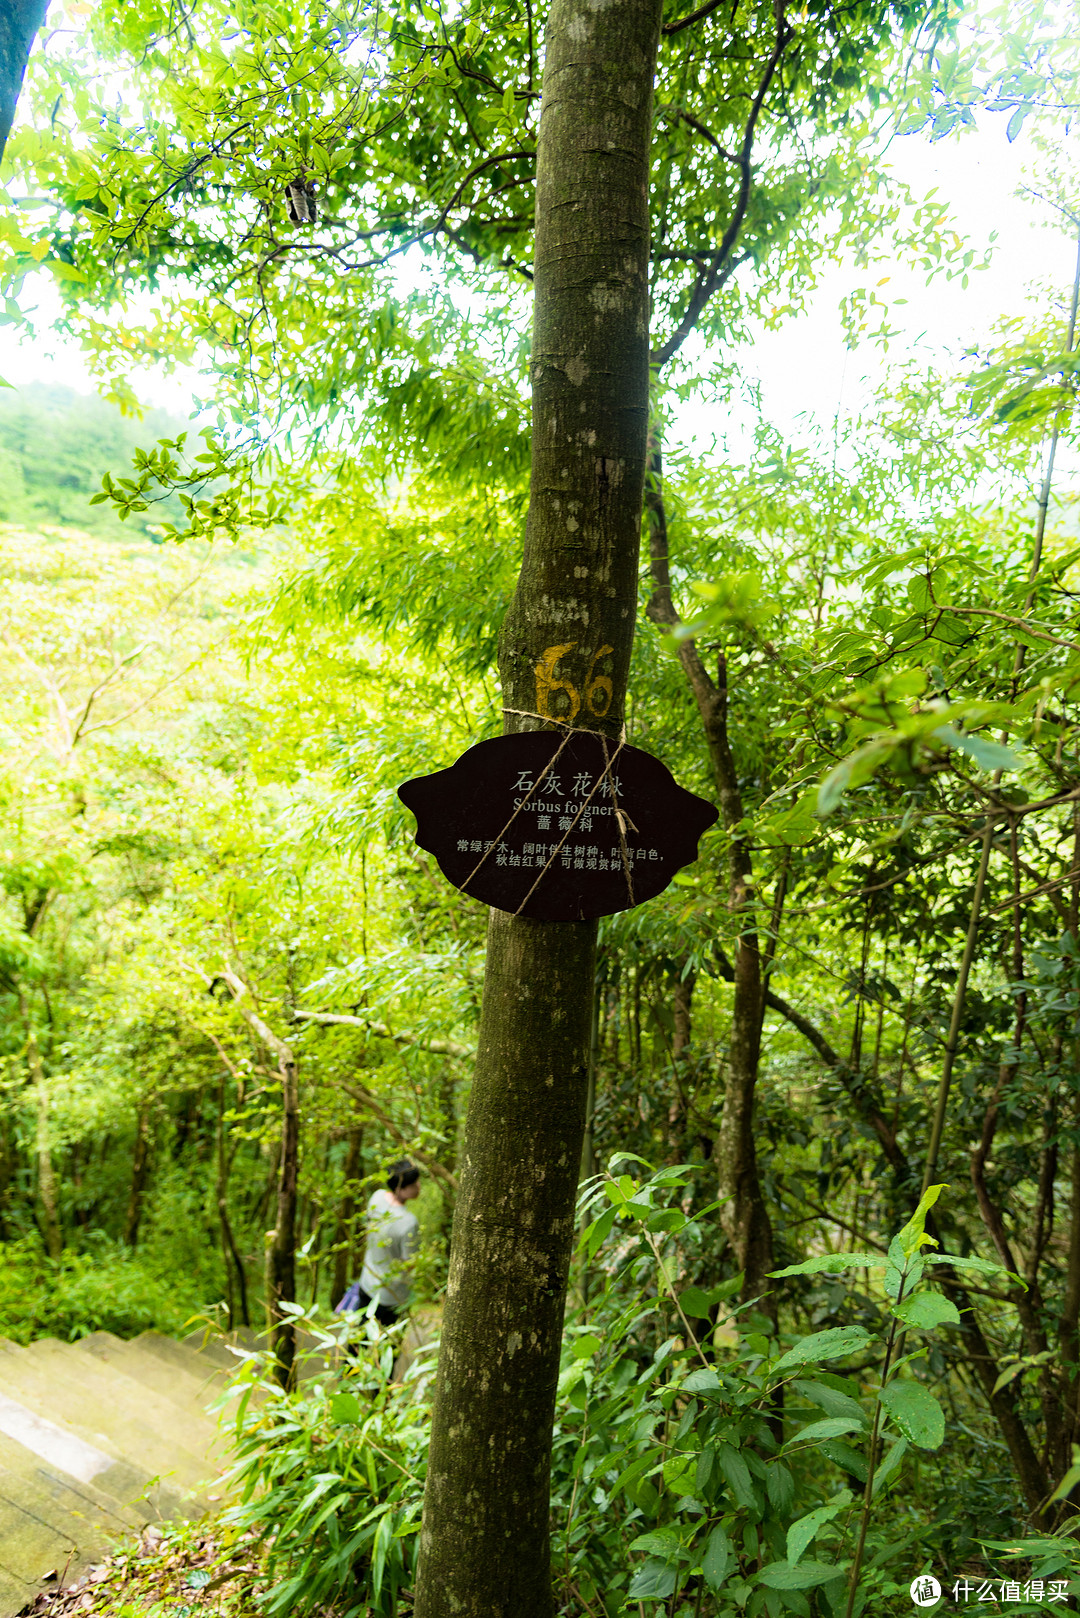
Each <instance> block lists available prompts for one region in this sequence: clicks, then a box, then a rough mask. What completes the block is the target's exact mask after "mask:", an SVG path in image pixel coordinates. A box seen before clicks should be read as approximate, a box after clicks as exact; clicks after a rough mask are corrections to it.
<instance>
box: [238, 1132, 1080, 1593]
mask: <svg viewBox="0 0 1080 1618" xmlns="http://www.w3.org/2000/svg"><path fill="white" fill-rule="evenodd" d="M620 1161H622V1162H625V1161H626V1159H625V1158H622V1159H618V1160H615V1162H620ZM644 1167H645V1169H646V1170H648V1165H647V1164H646V1165H644ZM692 1172H693V1171H692V1170H691V1169H689V1168H667V1169H662V1170H660V1171H659V1172H657V1173H647V1174H646V1176H645V1177H643V1178H639V1179H634V1178H632V1177H631V1176H630V1175H628V1174H620V1175H615V1174H613V1173H610V1172H609V1173H607V1174H605V1175H602V1176H599V1177H598V1178H597V1180H596V1181H594V1182H592V1183H591V1185H590V1186H588V1187H586V1190H585V1195H584V1199H583V1208H584V1210H585V1212H586V1217H587V1218H588V1215H589V1214H591V1215H592V1217H591V1219H589V1222H588V1223H587V1225H586V1228H585V1231H584V1234H583V1237H582V1243H581V1249H580V1252H579V1266H580V1263H581V1262H582V1261H583V1262H584V1263H585V1264H586V1265H587V1266H588V1268H589V1272H590V1287H589V1292H590V1294H591V1295H590V1296H589V1298H588V1301H587V1302H585V1303H582V1302H581V1301H580V1290H581V1280H582V1272H581V1268H580V1267H579V1268H577V1269H576V1271H575V1285H576V1286H577V1287H578V1288H579V1301H578V1303H577V1305H576V1306H573V1307H571V1309H570V1310H569V1312H568V1317H567V1326H566V1333H565V1340H564V1348H563V1356H562V1370H561V1375H560V1378H559V1387H558V1399H557V1408H556V1422H555V1429H554V1450H553V1465H552V1518H551V1521H552V1528H553V1540H552V1570H553V1578H554V1584H555V1589H556V1596H557V1601H556V1606H557V1611H558V1612H559V1613H560V1614H562V1615H566V1618H782V1615H784V1614H787V1613H793V1614H795V1615H796V1618H860V1615H862V1614H866V1615H873V1618H878V1615H880V1614H888V1615H896V1618H901V1615H902V1618H907V1615H908V1614H910V1612H911V1611H912V1601H911V1597H910V1594H909V1585H910V1582H911V1579H912V1577H913V1576H914V1575H916V1574H920V1573H923V1572H926V1571H928V1570H929V1569H930V1567H931V1564H932V1563H933V1564H934V1565H936V1566H937V1567H938V1571H939V1572H941V1571H944V1569H943V1567H942V1566H941V1563H940V1560H937V1561H936V1560H935V1559H936V1558H940V1555H941V1540H940V1537H939V1527H938V1524H937V1523H936V1521H935V1514H934V1510H933V1502H934V1501H935V1500H941V1499H943V1498H944V1497H945V1495H946V1492H947V1488H948V1478H947V1473H946V1472H945V1469H944V1466H943V1463H941V1462H939V1461H938V1459H937V1455H938V1452H939V1450H941V1448H942V1446H943V1443H944V1440H945V1435H946V1422H945V1413H944V1411H943V1409H942V1407H941V1405H940V1404H939V1402H938V1400H937V1398H936V1396H935V1393H934V1391H933V1386H932V1384H933V1383H934V1381H935V1379H936V1373H935V1372H934V1369H933V1366H932V1364H931V1351H932V1348H933V1345H934V1344H935V1343H938V1342H940V1340H941V1339H942V1335H943V1334H947V1333H948V1332H949V1331H950V1330H951V1329H955V1328H956V1327H957V1326H958V1325H959V1321H960V1317H959V1315H958V1313H957V1310H956V1308H955V1306H954V1305H953V1303H952V1302H951V1300H950V1299H949V1298H948V1297H947V1296H946V1295H945V1294H944V1293H943V1292H941V1291H940V1290H938V1289H936V1288H934V1287H933V1286H932V1285H930V1282H931V1281H932V1280H933V1279H934V1277H935V1275H936V1274H937V1273H938V1272H936V1271H935V1268H934V1266H935V1265H936V1264H938V1263H941V1262H945V1260H944V1258H943V1257H942V1256H941V1255H938V1254H935V1253H934V1252H933V1251H932V1247H933V1243H932V1242H931V1240H930V1238H929V1237H928V1236H927V1235H926V1231H925V1217H926V1211H927V1209H928V1207H929V1206H930V1205H931V1204H932V1202H933V1201H934V1199H935V1198H936V1196H937V1195H938V1193H939V1192H940V1190H941V1189H942V1188H941V1187H933V1188H932V1189H931V1191H930V1192H929V1193H927V1196H926V1197H924V1198H923V1200H922V1201H921V1202H920V1204H919V1207H918V1209H917V1210H916V1212H915V1213H914V1215H913V1216H912V1218H911V1219H910V1220H909V1221H908V1223H907V1224H906V1225H905V1226H904V1227H903V1229H902V1230H900V1231H899V1232H898V1233H897V1234H896V1236H895V1237H894V1238H893V1240H892V1243H891V1245H890V1246H889V1249H888V1252H887V1253H883V1252H875V1253H850V1252H843V1253H827V1254H822V1255H820V1256H818V1257H815V1258H812V1259H810V1260H807V1261H806V1262H805V1263H803V1264H799V1265H793V1266H791V1267H790V1268H789V1269H788V1270H787V1271H784V1272H781V1273H782V1274H784V1275H786V1276H788V1277H790V1278H792V1280H793V1281H797V1282H798V1284H800V1285H810V1286H811V1287H813V1286H816V1285H817V1284H818V1282H819V1281H820V1279H821V1278H822V1277H830V1278H832V1279H833V1280H835V1281H836V1283H837V1287H836V1290H837V1305H836V1307H837V1315H836V1316H835V1317H834V1318H836V1319H837V1324H835V1325H830V1326H825V1327H824V1328H823V1329H820V1330H814V1331H811V1332H809V1333H807V1334H804V1335H799V1334H798V1333H791V1332H784V1333H782V1335H781V1337H780V1339H779V1340H778V1339H777V1338H776V1337H775V1336H774V1335H770V1328H769V1326H768V1322H767V1321H765V1320H764V1319H763V1318H762V1317H761V1316H760V1315H758V1314H757V1313H756V1312H755V1307H754V1303H753V1301H751V1302H750V1303H747V1304H738V1303H736V1302H735V1301H734V1298H735V1294H736V1293H737V1292H738V1290H739V1287H740V1283H741V1277H734V1278H732V1279H731V1280H728V1281H726V1282H724V1283H722V1284H720V1285H717V1286H714V1287H712V1288H710V1289H708V1290H706V1289H704V1288H701V1287H698V1286H695V1285H689V1286H687V1285H684V1284H683V1282H682V1280H681V1279H680V1278H681V1277H684V1276H685V1275H686V1274H688V1273H690V1274H700V1273H701V1265H700V1256H701V1255H700V1249H701V1246H702V1241H703V1229H704V1222H705V1220H706V1218H707V1217H708V1216H709V1215H710V1214H711V1213H712V1212H713V1211H714V1208H705V1209H700V1210H698V1211H697V1212H696V1214H695V1215H694V1216H693V1217H691V1215H690V1214H689V1213H688V1212H687V1211H686V1209H685V1208H684V1207H683V1206H682V1204H683V1202H684V1200H685V1201H687V1204H688V1206H689V1203H688V1198H687V1189H686V1188H687V1182H688V1178H689V1176H690V1175H691V1174H692ZM598 1199H599V1201H600V1204H601V1206H602V1207H603V1208H604V1211H602V1212H601V1211H598V1208H597V1201H598ZM605 1205H606V1206H605ZM714 1207H715V1205H714ZM948 1262H949V1263H950V1264H951V1265H953V1266H955V1267H962V1268H967V1269H973V1270H976V1271H978V1272H979V1273H980V1274H981V1275H982V1276H985V1277H991V1276H993V1275H996V1274H997V1268H998V1267H997V1266H996V1265H992V1264H988V1263H986V1262H984V1261H982V1260H979V1259H975V1258H966V1259H961V1258H955V1257H951V1258H949V1260H948ZM845 1276H846V1277H848V1278H849V1279H848V1280H847V1281H845V1282H843V1283H841V1280H840V1278H841V1277H845ZM804 1277H805V1278H807V1280H806V1281H805V1282H804V1281H803V1280H802V1278H804ZM295 1313H296V1315H297V1319H298V1323H299V1324H300V1325H301V1326H303V1327H305V1328H306V1329H307V1330H308V1331H309V1332H311V1333H312V1334H313V1337H314V1341H315V1350H314V1351H315V1353H316V1354H317V1355H320V1356H322V1362H321V1364H319V1365H318V1367H317V1371H318V1374H316V1375H315V1376H314V1377H313V1378H312V1379H311V1380H310V1381H307V1382H305V1383H303V1384H302V1385H301V1387H300V1388H299V1389H298V1390H297V1391H296V1392H294V1393H291V1394H285V1393H283V1392H282V1391H281V1389H280V1388H279V1387H278V1386H277V1383H276V1381H275V1380H274V1377H273V1361H272V1357H271V1355H270V1354H269V1353H255V1354H251V1355H250V1356H248V1357H247V1361H246V1364H245V1366H244V1369H243V1370H242V1371H241V1372H240V1373H239V1375H238V1376H237V1378H236V1379H235V1382H234V1385H233V1388H232V1390H231V1392H230V1394H229V1396H228V1397H229V1399H231V1400H232V1401H234V1402H235V1403H234V1409H233V1415H232V1426H233V1433H234V1438H233V1443H234V1448H235V1455H236V1461H235V1465H234V1466H233V1469H232V1472H231V1474H230V1486H231V1487H232V1488H233V1489H234V1490H238V1491H239V1494H240V1499H239V1503H238V1504H236V1505H235V1506H233V1507H232V1508H231V1509H230V1510H229V1511H228V1513H227V1514H226V1518H225V1521H226V1523H227V1525H228V1526H230V1527H231V1528H235V1529H237V1530H239V1531H241V1532H245V1533H251V1534H252V1535H253V1536H254V1538H255V1541H256V1543H257V1545H258V1546H259V1548H260V1551H261V1556H262V1580H263V1583H262V1592H261V1594H260V1596H259V1598H258V1599H259V1601H260V1604H261V1605H262V1607H263V1608H264V1610H265V1611H266V1612H267V1613H268V1614H269V1615H270V1618H284V1615H285V1614H294V1615H295V1618H313V1615H315V1614H316V1613H319V1614H322V1613H324V1612H331V1611H332V1613H333V1614H334V1618H362V1615H363V1618H394V1615H395V1614H403V1613H406V1612H409V1611H411V1596H410V1591H411V1586H412V1582H413V1576H414V1572H415V1557H416V1544H417V1533H418V1529H419V1526H420V1514H421V1509H422V1504H423V1488H424V1477H425V1471H426V1454H427V1444H428V1437H429V1429H430V1410H429V1404H428V1395H429V1383H430V1363H431V1360H430V1355H429V1356H428V1357H426V1358H425V1359H424V1360H423V1361H422V1362H420V1363H418V1364H417V1365H416V1366H414V1367H413V1368H412V1371H411V1372H410V1375H409V1377H408V1378H407V1379H406V1382H405V1384H404V1385H396V1384H394V1383H393V1381H392V1380H391V1374H392V1367H393V1357H394V1352H395V1348H396V1344H397V1341H398V1338H399V1337H400V1332H401V1328H396V1329H395V1331H394V1332H391V1333H383V1332H381V1331H380V1330H379V1328H378V1327H376V1326H375V1324H374V1322H371V1321H368V1322H365V1323H363V1324H361V1325H360V1326H359V1327H357V1326H356V1325H355V1323H354V1324H353V1326H352V1327H351V1328H350V1325H349V1324H348V1323H347V1322H345V1321H338V1320H335V1321H332V1323H331V1324H329V1325H326V1324H324V1323H322V1322H321V1321H320V1319H319V1318H317V1317H314V1318H313V1317H312V1316H310V1315H304V1314H303V1313H302V1312H301V1311H300V1310H299V1309H297V1310H296V1311H295ZM350 1330H351V1332H352V1335H353V1337H354V1342H353V1345H352V1346H353V1348H354V1350H355V1357H353V1358H349V1357H347V1356H346V1354H345V1353H344V1348H345V1345H346V1343H347V1342H348V1340H349V1337H350ZM913 1463H915V1466H914V1467H913ZM935 1467H936V1468H938V1471H937V1473H936V1474H934V1475H933V1487H932V1489H931V1490H928V1489H927V1483H928V1481H930V1480H931V1469H932V1468H935ZM913 1475H914V1476H917V1478H918V1481H917V1482H914V1483H913V1481H912V1478H913ZM1077 1475H1078V1476H1080V1471H1078V1473H1077ZM1070 1486H1071V1485H1070ZM1040 1554H1041V1553H1040ZM1047 1557H1049V1558H1050V1560H1051V1561H1053V1559H1054V1558H1055V1557H1057V1558H1058V1559H1059V1560H1060V1552H1059V1549H1058V1547H1053V1548H1052V1549H1051V1550H1048V1551H1047V1552H1046V1554H1045V1555H1044V1556H1043V1561H1044V1562H1045V1561H1046V1560H1047ZM1027 1560H1028V1563H1029V1564H1030V1565H1031V1566H1034V1564H1035V1561H1037V1560H1038V1556H1037V1554H1036V1551H1035V1550H1034V1549H1032V1550H1031V1553H1030V1555H1029V1556H1028V1559H1027ZM1048 1565H1049V1564H1048ZM1055 1565H1057V1564H1056V1563H1055ZM1035 1576H1037V1575H1035ZM974 1610H975V1609H973V1612H974ZM995 1610H997V1611H999V1612H1002V1611H1010V1610H1018V1609H1010V1608H996V1609H995Z"/></svg>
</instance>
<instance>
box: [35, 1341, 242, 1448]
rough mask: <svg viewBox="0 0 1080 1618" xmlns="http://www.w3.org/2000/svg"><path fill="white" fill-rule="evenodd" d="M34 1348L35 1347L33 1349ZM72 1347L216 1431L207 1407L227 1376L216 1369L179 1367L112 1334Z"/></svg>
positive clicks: (200, 1363)
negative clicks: (192, 1412)
mask: <svg viewBox="0 0 1080 1618" xmlns="http://www.w3.org/2000/svg"><path fill="white" fill-rule="evenodd" d="M31 1346H33V1345H31ZM71 1347H72V1348H73V1349H75V1350H76V1351H77V1352H78V1353H80V1354H92V1355H93V1356H94V1357H95V1359H99V1360H100V1361H101V1362H102V1364H104V1365H111V1366H112V1367H113V1369H114V1370H117V1371H122V1372H123V1373H124V1375H125V1376H129V1377H131V1378H132V1379H133V1380H134V1381H136V1382H141V1383H142V1384H143V1386H144V1387H147V1388H151V1389H153V1391H154V1392H155V1393H160V1394H161V1395H162V1396H163V1397H165V1398H168V1399H170V1400H171V1401H172V1402H173V1403H174V1404H175V1405H177V1406H178V1407H179V1408H180V1409H181V1410H184V1411H195V1412H196V1413H197V1414H198V1415H199V1416H200V1417H201V1418H203V1419H204V1420H206V1421H208V1422H209V1423H210V1425H211V1426H212V1427H215V1428H216V1425H217V1418H216V1417H215V1416H214V1415H213V1414H208V1406H209V1405H210V1404H211V1403H212V1402H213V1401H214V1400H216V1399H217V1398H219V1397H220V1393H221V1388H222V1386H223V1384H224V1374H223V1373H222V1372H221V1371H219V1370H218V1368H217V1366H215V1365H211V1364H209V1363H208V1362H207V1361H205V1360H201V1358H199V1357H196V1358H195V1359H193V1361H192V1365H191V1369H190V1370H188V1369H187V1368H186V1367H185V1366H184V1365H182V1364H180V1363H176V1364H173V1363H172V1362H171V1361H170V1360H168V1359H165V1358H163V1357H162V1356H161V1355H160V1354H155V1353H154V1351H153V1349H152V1348H150V1347H148V1346H146V1345H145V1344H140V1343H139V1342H138V1341H137V1340H136V1341H133V1342H125V1341H124V1339H123V1338H121V1337H114V1336H113V1335H112V1333H111V1332H107V1331H96V1332H92V1333H91V1334H90V1336H88V1337H80V1338H79V1339H78V1341H77V1342H75V1343H72V1344H71Z"/></svg>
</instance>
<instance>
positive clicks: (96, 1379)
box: [26, 1337, 217, 1460]
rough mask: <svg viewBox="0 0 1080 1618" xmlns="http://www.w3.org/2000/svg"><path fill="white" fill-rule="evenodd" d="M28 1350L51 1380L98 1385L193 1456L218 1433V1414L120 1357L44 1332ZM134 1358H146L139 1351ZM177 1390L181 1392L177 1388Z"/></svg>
mask: <svg viewBox="0 0 1080 1618" xmlns="http://www.w3.org/2000/svg"><path fill="white" fill-rule="evenodd" d="M26 1353H27V1354H28V1355H29V1357H30V1359H31V1360H32V1361H33V1362H34V1364H35V1365H38V1366H41V1367H43V1368H44V1371H45V1373H46V1375H47V1376H48V1377H49V1378H50V1380H52V1379H53V1378H56V1379H57V1380H64V1379H65V1378H71V1377H74V1378H75V1380H76V1381H77V1382H78V1384H79V1386H81V1387H84V1388H85V1387H90V1386H93V1387H95V1388H96V1389H97V1391H98V1392H99V1393H100V1394H101V1395H102V1396H103V1397H106V1396H107V1397H113V1398H116V1399H118V1400H119V1401H120V1402H121V1403H122V1404H123V1407H124V1409H125V1410H126V1411H127V1412H128V1413H129V1414H133V1415H137V1416H138V1418H139V1420H140V1421H142V1422H145V1423H146V1425H147V1426H149V1427H152V1428H153V1429H154V1431H155V1432H157V1433H160V1434H161V1436H162V1437H163V1438H168V1439H169V1441H170V1442H175V1443H179V1444H181V1445H182V1447H183V1448H184V1449H185V1450H186V1451H187V1452H188V1453H189V1454H190V1455H191V1456H192V1459H193V1460H198V1458H199V1457H201V1456H202V1455H203V1454H205V1452H206V1449H207V1447H208V1446H209V1445H211V1444H212V1443H213V1442H214V1440H215V1438H216V1437H217V1422H216V1421H215V1420H214V1419H213V1417H212V1416H208V1415H207V1414H206V1412H205V1411H203V1410H197V1409H193V1408H192V1407H191V1406H190V1405H186V1404H185V1403H184V1401H183V1398H182V1396H181V1397H180V1398H174V1397H173V1396H172V1393H166V1392H163V1391H162V1390H161V1389H159V1388H154V1387H151V1386H150V1385H149V1384H148V1383H147V1382H145V1381H144V1380H143V1379H142V1378H141V1377H135V1376H132V1374H131V1372H130V1371H129V1369H128V1366H127V1365H124V1364H121V1363H118V1361H117V1359H116V1358H115V1357H113V1358H112V1359H106V1358H104V1357H103V1356H101V1355H97V1354H93V1355H87V1354H86V1353H85V1352H81V1351H80V1350H79V1349H78V1347H77V1346H76V1345H75V1344H74V1343H62V1342H60V1341H59V1340H58V1339H57V1338H55V1337H39V1338H38V1339H37V1340H36V1342H33V1343H29V1344H28V1345H27V1348H26ZM134 1357H135V1358H136V1359H138V1358H139V1357H140V1355H139V1351H138V1350H136V1353H135V1356H134ZM156 1363H160V1362H159V1361H158V1362H156ZM117 1378H122V1379H123V1382H122V1383H121V1382H118V1381H117ZM166 1380H168V1373H166ZM172 1391H173V1392H175V1391H176V1389H175V1387H174V1388H173V1390H172Z"/></svg>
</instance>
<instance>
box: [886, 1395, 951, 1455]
mask: <svg viewBox="0 0 1080 1618" xmlns="http://www.w3.org/2000/svg"><path fill="white" fill-rule="evenodd" d="M878 1398H879V1399H880V1400H881V1403H882V1405H883V1406H884V1408H885V1409H886V1410H887V1411H888V1413H889V1415H890V1416H891V1417H892V1419H893V1421H894V1422H895V1423H896V1425H897V1426H898V1427H899V1429H900V1431H901V1432H902V1433H903V1435H904V1437H905V1438H910V1440H911V1442H912V1443H913V1444H917V1445H918V1446H919V1448H920V1449H938V1448H939V1447H940V1446H941V1444H943V1443H944V1441H945V1412H944V1411H943V1410H942V1408H941V1406H940V1405H939V1404H938V1402H937V1400H936V1399H935V1398H934V1395H933V1394H932V1393H931V1392H930V1390H929V1388H924V1387H923V1385H922V1383H921V1382H915V1381H914V1380H912V1379H910V1378H907V1379H905V1380H904V1381H897V1382H890V1383H888V1384H887V1386H886V1387H884V1388H882V1390H881V1392H880V1394H879V1395H878Z"/></svg>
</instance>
